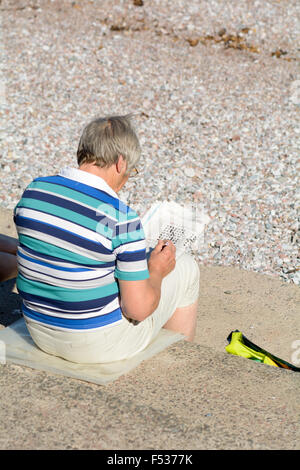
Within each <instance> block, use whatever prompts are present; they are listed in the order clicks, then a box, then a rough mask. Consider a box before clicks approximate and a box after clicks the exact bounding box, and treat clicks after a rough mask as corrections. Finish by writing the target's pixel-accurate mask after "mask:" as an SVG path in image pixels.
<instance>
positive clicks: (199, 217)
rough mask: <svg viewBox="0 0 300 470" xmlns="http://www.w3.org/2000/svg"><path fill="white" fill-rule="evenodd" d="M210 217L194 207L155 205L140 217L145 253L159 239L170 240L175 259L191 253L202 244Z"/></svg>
mask: <svg viewBox="0 0 300 470" xmlns="http://www.w3.org/2000/svg"><path fill="white" fill-rule="evenodd" d="M209 221H210V217H209V216H208V215H207V214H206V213H205V212H203V211H200V210H199V209H197V208H195V207H193V206H180V205H179V204H177V203H176V202H172V201H171V202H169V201H164V202H157V203H155V204H153V205H152V206H151V207H150V209H149V210H148V211H147V212H146V214H145V215H144V216H143V217H142V224H143V228H144V232H145V238H146V244H147V253H150V252H151V251H152V249H153V248H154V247H155V246H156V244H157V242H158V240H162V239H167V240H171V241H172V242H173V243H174V245H175V246H176V258H177V259H178V257H179V256H181V255H182V254H183V253H192V252H193V251H196V250H198V249H199V248H200V246H201V245H202V244H203V233H204V228H205V225H207V224H208V222H209Z"/></svg>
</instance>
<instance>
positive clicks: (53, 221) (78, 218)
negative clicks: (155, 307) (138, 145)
mask: <svg viewBox="0 0 300 470" xmlns="http://www.w3.org/2000/svg"><path fill="white" fill-rule="evenodd" d="M14 220H15V224H16V228H17V231H18V236H19V247H18V277H17V288H18V290H19V293H20V295H21V297H22V300H23V314H24V316H25V318H26V317H27V318H29V319H30V320H32V321H35V322H37V323H40V324H43V325H47V326H49V327H51V328H55V329H58V330H67V331H80V330H82V331H86V330H95V329H99V328H104V327H108V326H113V325H117V324H118V323H119V322H120V321H121V320H122V313H121V309H120V303H119V286H118V282H117V280H116V279H122V280H129V281H130V280H134V281H136V280H141V279H147V278H148V277H149V271H148V266H147V260H146V243H145V236H144V231H143V228H142V225H141V221H140V218H139V217H138V215H137V214H136V212H135V211H133V210H132V209H130V207H128V206H127V205H126V204H124V203H123V202H122V201H121V200H120V199H119V198H118V196H117V194H116V193H115V192H114V191H113V190H112V189H111V188H110V186H109V185H108V184H107V183H106V182H105V181H104V180H103V179H102V178H100V177H98V176H95V175H92V174H90V173H87V172H85V171H82V170H79V169H75V168H66V169H64V170H62V171H61V172H60V173H59V174H58V175H55V176H49V177H45V178H36V179H35V180H33V182H32V183H30V184H29V186H28V187H27V188H26V190H25V191H24V193H23V195H22V198H21V200H20V201H19V202H18V204H17V206H16V207H15V211H14Z"/></svg>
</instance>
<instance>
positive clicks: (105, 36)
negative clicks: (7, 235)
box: [0, 0, 300, 285]
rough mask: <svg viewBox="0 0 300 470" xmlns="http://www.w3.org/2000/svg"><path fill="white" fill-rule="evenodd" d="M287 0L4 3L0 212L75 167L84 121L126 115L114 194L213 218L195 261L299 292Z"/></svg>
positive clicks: (294, 5)
mask: <svg viewBox="0 0 300 470" xmlns="http://www.w3.org/2000/svg"><path fill="white" fill-rule="evenodd" d="M299 13H300V5H299V2H297V0H282V1H279V0H272V1H270V0H269V1H268V0H267V1H262V0H254V1H244V2H240V1H238V0H232V1H230V2H225V1H221V0H212V1H210V0H206V1H202V0H201V1H200V0H189V1H187V0H165V1H163V2H162V1H159V0H143V1H142V0H134V1H133V0H127V1H121V0H116V1H114V2H111V1H108V0H101V1H100V0H99V1H98V0H94V1H92V0H77V1H70V0H61V1H58V0H53V1H50V0H48V1H46V0H32V1H25V0H15V1H14V0H2V1H1V2H0V14H1V19H0V43H1V46H0V59H1V62H0V116H1V129H0V204H1V206H2V207H4V208H7V209H13V207H14V206H15V205H16V203H17V202H18V200H19V198H20V197H21V195H22V192H23V191H24V189H25V188H26V186H27V184H28V183H29V182H30V181H31V180H32V179H33V178H35V177H38V176H47V175H50V174H54V173H57V172H58V171H59V170H60V169H61V168H62V167H65V166H76V151H77V145H78V141H79V138H80V135H81V132H82V130H83V128H84V126H85V125H86V124H87V123H88V122H89V121H90V120H91V119H93V118H94V117H97V116H104V115H109V114H128V113H132V114H133V116H134V123H135V127H136V130H137V134H138V136H139V139H140V143H141V146H142V158H141V162H140V165H139V167H138V170H139V175H138V177H137V178H134V179H130V180H129V181H128V183H127V185H126V186H125V189H124V190H123V191H122V194H121V197H122V199H123V200H125V201H127V203H128V204H129V205H130V206H131V207H133V208H134V209H136V210H137V211H138V212H139V213H140V214H142V213H143V212H145V210H146V209H147V208H149V207H150V206H151V204H152V203H153V202H156V201H164V200H170V201H175V202H177V203H179V204H182V205H184V204H186V205H193V206H194V207H196V208H198V209H199V210H201V211H202V210H203V211H205V212H206V213H207V214H208V215H209V216H210V218H211V220H210V223H209V224H208V225H207V227H206V230H205V240H204V243H203V246H202V247H201V248H199V250H198V252H197V253H196V256H197V258H198V260H199V262H200V263H202V264H204V265H207V266H208V265H219V266H238V267H240V268H241V269H244V270H248V271H255V272H258V273H262V274H268V275H270V276H274V277H277V278H281V279H283V280H284V281H285V282H287V283H294V284H298V285H300V254H299V245H300V211H299V208H300V207H299V206H300V204H299V203H300V191H299V188H300V184H299V183H300V181H299V174H300V159H299V155H300V152H299V147H300V146H299V137H300V121H299V112H300V76H299V58H300V57H299V56H300V48H299V44H300V41H299V39H300V37H299V36H300V34H299V32H300V28H299V17H300V16H299Z"/></svg>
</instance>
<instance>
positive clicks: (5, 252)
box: [0, 234, 18, 282]
mask: <svg viewBox="0 0 300 470" xmlns="http://www.w3.org/2000/svg"><path fill="white" fill-rule="evenodd" d="M17 248H18V240H17V239H16V238H13V237H9V236H8V235H2V234H0V282H4V281H8V280H9V279H13V278H15V277H16V276H17V274H18V268H17V257H16V253H17Z"/></svg>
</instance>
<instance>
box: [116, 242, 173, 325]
mask: <svg viewBox="0 0 300 470" xmlns="http://www.w3.org/2000/svg"><path fill="white" fill-rule="evenodd" d="M167 243H168V244H167ZM175 252H176V248H175V246H174V245H173V243H172V242H171V241H169V240H159V242H158V243H157V245H156V247H155V248H154V250H153V251H152V253H151V255H150V258H149V262H148V269H149V274H150V277H149V278H148V279H144V280H141V281H123V280H121V279H119V286H120V294H121V308H122V311H123V314H124V315H125V316H127V317H128V318H131V319H133V320H137V321H143V320H145V318H147V317H148V316H149V315H151V314H152V313H153V312H154V310H155V309H156V308H157V306H158V304H159V301H160V292H161V283H162V280H163V278H164V277H165V276H167V275H168V274H169V273H170V272H171V271H173V269H174V268H175V264H176V261H175Z"/></svg>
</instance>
